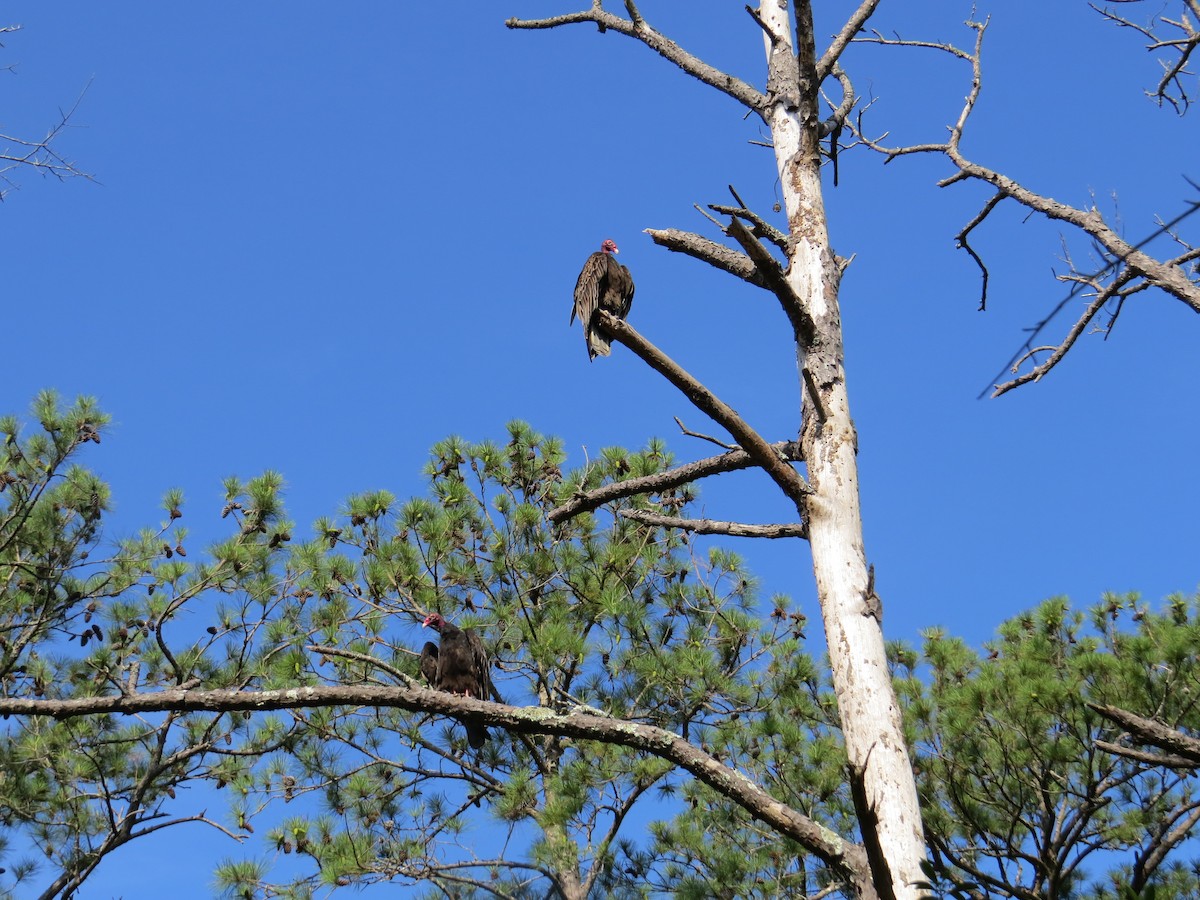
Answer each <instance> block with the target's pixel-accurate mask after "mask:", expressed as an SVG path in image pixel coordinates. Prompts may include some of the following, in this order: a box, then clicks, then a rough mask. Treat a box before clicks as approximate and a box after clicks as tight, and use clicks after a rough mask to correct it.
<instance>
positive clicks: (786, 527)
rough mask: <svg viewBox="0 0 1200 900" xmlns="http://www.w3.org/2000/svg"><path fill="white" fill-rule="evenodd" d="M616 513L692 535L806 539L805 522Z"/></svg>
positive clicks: (648, 512) (651, 513)
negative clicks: (746, 521)
mask: <svg viewBox="0 0 1200 900" xmlns="http://www.w3.org/2000/svg"><path fill="white" fill-rule="evenodd" d="M617 515H619V516H623V517H624V518H626V519H633V520H634V521H635V522H641V523H642V524H643V525H652V526H654V527H656V528H677V529H679V530H680V531H690V532H692V533H693V534H721V535H725V536H726V537H755V538H806V537H808V528H807V527H805V525H804V523H802V522H794V523H783V524H775V525H747V524H744V523H742V522H718V521H716V520H714V519H682V518H679V517H678V516H664V515H660V514H659V513H654V512H650V511H649V510H645V509H620V510H617Z"/></svg>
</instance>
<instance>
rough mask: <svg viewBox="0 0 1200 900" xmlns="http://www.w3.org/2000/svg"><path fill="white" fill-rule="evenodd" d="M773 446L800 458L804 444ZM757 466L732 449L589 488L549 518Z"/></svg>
mask: <svg viewBox="0 0 1200 900" xmlns="http://www.w3.org/2000/svg"><path fill="white" fill-rule="evenodd" d="M770 446H771V449H772V450H774V451H775V452H777V453H778V454H779V455H780V456H782V457H783V458H784V459H789V460H799V459H800V445H799V444H798V443H797V442H795V441H784V442H781V443H778V444H771V445H770ZM754 465H756V463H755V461H754V457H752V456H751V455H750V454H749V453H747V452H746V451H745V450H731V451H729V452H728V453H722V454H720V455H719V456H709V457H706V458H705V459H698V460H696V461H695V462H690V463H685V464H684V465H682V466H676V467H675V468H673V469H667V470H666V471H665V472H657V473H655V474H654V475H645V476H643V477H641V478H630V479H627V480H625V481H614V482H612V483H610V484H606V485H604V486H603V487H599V488H596V489H595V490H593V491H586V492H584V493H581V494H579V495H578V496H577V497H573V498H571V500H569V501H568V502H566V503H564V504H562V505H561V506H558V507H555V508H554V509H552V510H550V513H549V515H548V518H549V519H550V521H551V522H563V521H566V520H567V519H570V518H572V517H574V516H578V515H581V514H583V513H586V512H591V511H592V510H594V509H599V508H600V507H601V506H603V505H604V504H605V503H612V502H614V501H616V500H624V499H625V498H627V497H636V496H638V495H641V494H658V493H662V492H664V491H671V490H674V489H675V488H679V487H683V486H684V485H687V484H691V483H693V482H695V481H699V480H700V479H701V478H708V477H709V476H710V475H719V474H721V473H722V472H736V471H739V470H741V469H749V468H751V467H752V466H754Z"/></svg>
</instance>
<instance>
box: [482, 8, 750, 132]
mask: <svg viewBox="0 0 1200 900" xmlns="http://www.w3.org/2000/svg"><path fill="white" fill-rule="evenodd" d="M626 7H627V8H632V11H633V12H632V13H631V14H633V13H636V7H632V4H630V3H627V4H626ZM584 22H594V23H596V26H597V27H598V28H599V29H600V30H601V31H607V30H608V29H610V28H611V29H612V30H613V31H615V32H617V33H618V34H623V35H625V36H626V37H631V38H635V39H637V40H639V41H641V42H642V43H643V44H645V45H646V46H647V47H649V48H650V49H651V50H653V51H654V52H655V53H657V54H658V55H659V56H661V57H663V58H664V59H666V60H668V61H670V62H672V63H674V64H675V65H676V66H678V67H679V68H680V69H682V70H683V71H684V72H686V73H687V74H689V75H691V76H692V77H693V78H696V79H699V80H700V81H703V82H704V83H705V84H707V85H710V86H712V87H715V88H716V89H717V90H718V91H720V92H721V93H723V94H728V95H729V96H730V97H732V98H733V99H734V100H737V101H738V102H739V103H741V104H742V105H743V106H745V107H746V108H747V109H749V110H752V111H753V112H755V113H758V114H759V115H762V114H763V111H764V110H765V109H766V108H767V98H766V97H765V96H764V95H763V94H761V93H760V92H759V91H757V90H755V89H754V88H753V87H751V86H750V85H749V84H747V83H746V82H744V81H742V80H741V79H740V78H735V77H734V76H733V75H730V74H729V73H728V72H722V71H721V70H720V69H718V68H715V67H714V66H710V65H709V64H708V63H706V62H704V61H703V60H702V59H700V58H699V57H696V56H693V55H692V54H691V53H688V52H687V51H686V50H684V49H683V48H682V47H680V46H679V45H678V44H677V43H675V42H674V41H673V40H671V39H670V38H668V37H666V36H665V35H662V34H659V33H658V32H657V31H655V30H654V29H653V28H651V27H650V26H649V25H648V24H646V20H645V19H643V18H642V17H641V15H640V14H636V15H633V18H632V20H631V19H622V18H621V17H620V16H616V15H613V14H612V13H610V12H608V11H606V10H604V9H602V8H601V7H600V4H599V3H593V5H592V8H591V9H589V10H584V11H582V12H576V13H568V14H567V15H562V16H552V17H550V18H548V19H517V18H512V19H508V20H507V21H505V23H504V24H505V25H506V26H508V27H509V28H521V29H540V28H557V27H559V26H560V25H578V24H580V23H584Z"/></svg>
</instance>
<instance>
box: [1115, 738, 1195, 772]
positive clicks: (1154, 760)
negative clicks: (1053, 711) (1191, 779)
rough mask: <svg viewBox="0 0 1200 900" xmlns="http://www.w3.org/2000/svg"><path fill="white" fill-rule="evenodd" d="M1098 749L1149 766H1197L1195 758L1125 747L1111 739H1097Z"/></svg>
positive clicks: (1174, 767)
mask: <svg viewBox="0 0 1200 900" xmlns="http://www.w3.org/2000/svg"><path fill="white" fill-rule="evenodd" d="M1096 749H1097V750H1103V751H1104V752H1105V753H1111V754H1112V755H1113V756H1121V757H1124V758H1125V759H1132V760H1133V761H1134V762H1139V763H1145V764H1146V765H1148V766H1164V767H1165V768H1168V769H1194V768H1196V761H1195V760H1194V759H1185V758H1184V757H1182V756H1175V755H1174V754H1171V753H1151V752H1150V751H1149V750H1135V749H1134V748H1133V747H1123V746H1121V745H1120V744H1113V743H1110V742H1109V741H1096Z"/></svg>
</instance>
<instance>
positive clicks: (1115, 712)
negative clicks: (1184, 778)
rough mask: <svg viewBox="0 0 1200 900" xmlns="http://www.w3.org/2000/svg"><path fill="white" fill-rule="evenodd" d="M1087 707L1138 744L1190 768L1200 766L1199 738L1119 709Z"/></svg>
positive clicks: (1113, 707) (1096, 705) (1096, 704)
mask: <svg viewBox="0 0 1200 900" xmlns="http://www.w3.org/2000/svg"><path fill="white" fill-rule="evenodd" d="M1088 706H1089V707H1091V709H1093V710H1094V711H1095V712H1097V713H1099V714H1100V715H1101V716H1103V717H1104V718H1106V719H1108V720H1109V721H1110V722H1113V723H1115V724H1117V725H1119V726H1120V727H1121V728H1122V729H1124V730H1125V731H1127V732H1129V735H1130V736H1131V737H1132V738H1134V739H1135V740H1136V741H1138V742H1139V743H1143V744H1149V745H1150V746H1152V747H1157V748H1158V749H1159V750H1163V751H1165V752H1166V753H1168V754H1170V755H1171V756H1174V757H1179V758H1181V759H1185V760H1190V761H1191V764H1192V766H1200V738H1194V737H1191V736H1190V735H1186V734H1184V733H1183V732H1181V731H1179V730H1178V729H1175V728H1172V727H1171V726H1170V725H1166V724H1164V723H1163V722H1159V721H1157V720H1155V719H1147V718H1144V717H1143V716H1139V715H1137V714H1136V713H1131V712H1129V710H1126V709H1121V708H1120V707H1116V706H1104V705H1101V704H1098V703H1089V704H1088Z"/></svg>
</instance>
